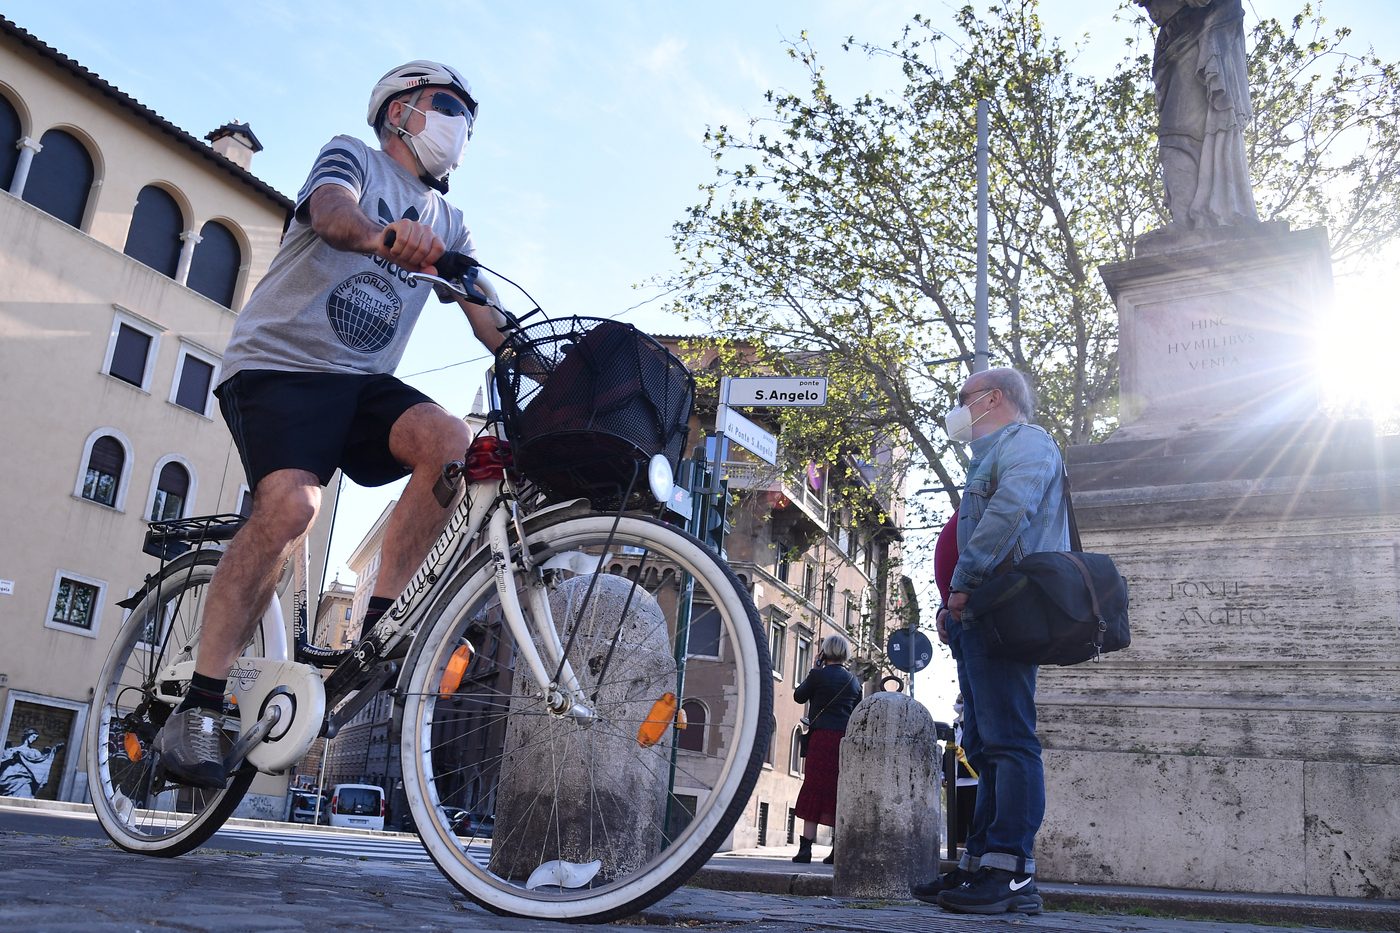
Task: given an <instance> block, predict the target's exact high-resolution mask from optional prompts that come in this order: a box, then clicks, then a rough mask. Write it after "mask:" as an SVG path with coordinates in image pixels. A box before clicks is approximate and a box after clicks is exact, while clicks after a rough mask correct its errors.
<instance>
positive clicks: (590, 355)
mask: <svg viewBox="0 0 1400 933" xmlns="http://www.w3.org/2000/svg"><path fill="white" fill-rule="evenodd" d="M496 387H497V390H498V392H499V394H500V397H501V416H502V418H503V419H504V421H505V426H506V433H507V435H508V436H509V437H510V440H511V445H512V448H513V449H514V451H515V463H516V466H517V467H518V468H519V469H520V471H521V472H522V473H524V474H525V476H526V477H527V478H528V479H530V480H531V481H532V482H534V483H535V485H536V486H539V487H540V488H541V490H542V491H543V492H544V493H545V494H546V495H548V496H550V497H551V498H556V499H558V498H570V497H574V496H587V497H589V498H591V499H593V500H594V502H595V504H598V503H601V502H615V501H617V500H619V499H620V498H621V495H622V493H623V491H624V490H625V489H627V488H628V486H629V485H632V486H633V488H634V489H638V490H640V489H645V488H646V485H645V482H646V481H645V479H644V478H642V477H641V474H639V473H638V472H637V470H638V467H639V465H641V464H643V463H645V462H646V461H647V460H648V459H650V458H651V457H652V456H654V455H656V454H664V455H665V456H666V459H667V460H669V461H670V463H671V468H672V469H673V470H674V469H675V468H676V466H677V464H678V463H679V461H680V457H681V454H682V452H683V451H684V450H685V442H686V435H687V433H688V430H689V426H690V409H691V406H692V405H693V404H694V401H695V381H694V379H692V378H691V375H690V372H689V371H688V370H687V369H686V368H685V364H684V363H682V362H681V361H680V360H679V359H677V358H676V357H675V356H673V355H672V354H671V353H670V352H669V351H668V350H667V349H666V348H665V347H663V346H662V345H661V344H659V343H657V342H656V341H655V340H653V339H652V338H651V337H648V336H647V335H646V334H644V333H642V332H641V331H639V330H637V328H635V327H633V326H632V325H631V324H623V323H620V322H618V321H610V320H606V319H600V318H582V317H573V318H563V319H559V320H553V321H542V322H540V323H537V324H531V325H529V326H527V327H524V328H522V329H521V330H519V331H518V332H516V333H515V334H512V335H511V336H510V337H509V338H508V339H507V340H506V342H505V343H504V344H502V345H501V347H500V349H499V350H497V352H496ZM634 480H636V481H635V483H634Z"/></svg>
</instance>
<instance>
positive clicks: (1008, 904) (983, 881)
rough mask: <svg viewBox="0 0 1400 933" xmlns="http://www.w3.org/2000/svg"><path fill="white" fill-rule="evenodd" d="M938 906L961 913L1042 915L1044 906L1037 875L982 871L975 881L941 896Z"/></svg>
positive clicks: (992, 869) (978, 872) (974, 878)
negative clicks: (1036, 879)
mask: <svg viewBox="0 0 1400 933" xmlns="http://www.w3.org/2000/svg"><path fill="white" fill-rule="evenodd" d="M938 906H940V907H943V908H946V909H948V910H951V911H954V912H956V913H960V914H1005V913H1012V912H1015V913H1020V914H1038V913H1040V909H1041V907H1043V906H1044V903H1043V902H1042V901H1041V899H1040V893H1039V892H1038V891H1036V889H1035V875H1019V874H1016V873H1015V872H1009V871H1003V870H1002V869H1000V868H981V869H978V871H977V874H976V875H974V876H973V877H972V880H971V881H969V882H967V883H966V884H963V885H960V886H958V887H956V888H952V889H951V890H947V891H944V892H943V893H942V894H940V895H938Z"/></svg>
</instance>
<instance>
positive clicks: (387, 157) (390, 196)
mask: <svg viewBox="0 0 1400 933" xmlns="http://www.w3.org/2000/svg"><path fill="white" fill-rule="evenodd" d="M476 113H477V101H476V99H475V98H474V97H473V96H472V93H471V89H470V87H469V86H468V84H467V82H466V80H465V79H463V77H462V76H461V74H460V73H459V72H457V71H456V70H455V69H453V68H450V67H448V66H447V65H443V64H439V63H437V62H430V61H412V62H409V63H407V64H405V65H401V66H399V67H397V68H394V69H393V70H391V71H389V72H388V73H387V74H385V75H384V77H382V78H381V79H380V80H379V83H378V84H376V85H375V86H374V90H373V92H372V93H371V94H370V99H369V111H368V122H369V125H370V126H372V127H374V130H375V133H376V135H377V137H378V141H379V148H378V149H375V148H372V147H370V146H367V145H365V144H364V143H362V142H361V141H359V140H357V139H354V138H352V137H350V136H337V137H335V138H334V139H332V140H331V141H330V142H329V143H327V144H326V145H325V146H324V147H323V148H322V149H321V152H320V155H319V156H318V157H317V159H316V162H315V164H314V165H313V166H312V169H311V173H310V175H309V176H308V178H307V181H306V184H305V185H303V187H302V189H301V191H300V192H299V193H298V194H297V199H296V209H295V215H294V217H293V219H292V222H291V223H290V225H289V226H288V228H287V232H286V234H285V236H284V237H283V240H282V245H281V248H280V249H279V251H278V253H277V255H276V257H275V258H274V259H273V261H272V265H271V267H270V268H269V269H268V273H267V275H266V276H265V277H264V278H263V279H262V281H261V282H260V283H259V284H258V287H257V288H256V289H255V290H254V292H253V295H252V297H251V298H250V299H249V301H248V303H247V306H246V307H245V308H244V309H243V311H242V312H241V313H240V314H239V315H238V320H237V322H236V323H235V325H234V328H233V333H232V335H231V337H230V339H229V345H228V349H227V351H226V352H225V355H224V376H225V378H224V380H223V381H222V382H221V383H220V385H219V387H218V388H217V389H216V390H215V394H216V396H217V397H218V399H219V405H220V409H221V411H222V413H223V416H224V420H225V421H226V422H227V423H228V426H229V429H230V431H231V432H232V434H233V437H234V441H235V443H236V444H237V446H238V451H239V454H240V456H241V457H242V460H243V469H244V472H245V474H246V475H247V480H248V487H249V488H250V489H252V490H253V511H252V515H251V516H250V517H249V519H248V521H247V523H246V524H245V525H244V526H243V528H242V529H241V530H240V531H239V532H238V534H237V535H236V536H235V537H234V539H233V540H232V541H231V542H230V543H229V547H228V551H227V553H226V554H225V555H224V557H223V559H222V560H220V562H219V567H218V571H217V572H216V574H215V575H214V579H213V580H212V582H211V583H210V587H209V599H208V605H207V606H206V608H205V616H204V627H203V633H202V635H201V638H200V644H199V649H198V654H197V656H196V665H195V673H194V678H193V681H192V683H191V686H190V690H189V693H188V694H187V695H186V696H185V698H184V700H183V702H182V703H181V704H180V706H179V707H178V708H177V709H176V711H175V714H174V715H172V716H171V718H170V719H169V720H168V721H167V722H166V724H165V725H164V727H163V728H162V729H161V731H160V732H159V734H158V735H157V736H156V740H155V747H156V749H157V751H159V753H160V754H161V756H162V761H163V763H164V768H165V770H166V771H167V772H168V773H169V774H171V775H172V776H174V777H176V778H178V779H179V780H181V781H184V782H187V783H189V784H192V785H195V786H198V787H206V788H218V787H222V786H223V785H224V783H225V772H224V767H223V762H222V758H223V754H224V748H223V741H222V733H221V732H220V731H219V729H218V728H217V727H216V725H215V717H216V716H217V715H219V714H220V712H221V711H222V709H223V704H224V692H225V689H226V686H227V678H228V673H229V669H230V668H231V667H232V665H233V661H234V659H235V658H236V657H237V656H238V655H239V653H240V652H241V651H242V649H243V646H244V645H246V644H247V641H248V639H249V638H250V637H251V636H252V633H253V631H254V629H255V627H256V626H257V624H258V619H259V617H260V615H261V612H262V607H264V606H266V605H267V603H268V601H269V599H271V597H272V591H273V587H274V586H275V584H276V581H277V579H278V576H279V575H280V572H281V568H282V566H283V564H284V562H285V561H286V559H287V557H288V555H289V554H290V552H291V549H292V548H293V547H294V546H295V545H296V544H297V542H298V541H299V540H300V539H301V537H302V535H304V534H306V533H307V531H308V529H309V528H310V527H311V524H312V522H313V521H314V520H315V518H316V513H317V509H318V507H319V506H320V502H321V489H322V487H324V486H325V485H326V484H327V483H328V482H330V479H331V475H332V474H333V473H334V472H335V470H336V469H337V468H339V469H341V470H343V471H344V473H345V475H347V476H349V477H350V478H351V479H353V480H355V481H356V482H358V483H361V484H362V485H369V486H378V485H383V484H385V483H389V482H392V481H394V480H397V479H400V478H401V477H403V476H405V475H410V474H411V479H410V480H409V482H408V486H407V488H406V489H405V490H404V492H403V494H402V496H401V497H400V499H399V501H398V504H397V505H396V506H395V508H394V512H393V514H392V516H391V517H390V519H389V523H388V528H387V530H386V533H385V540H384V550H383V563H382V564H381V565H380V568H379V578H378V582H377V584H376V585H375V588H374V594H373V598H372V599H371V600H370V602H369V609H368V612H367V613H366V616H365V618H364V620H363V622H362V633H367V632H368V631H369V630H370V629H371V628H372V627H373V625H374V624H375V623H376V622H377V621H378V618H379V616H381V615H382V614H383V612H384V611H385V610H387V609H388V607H389V606H390V605H392V603H393V600H394V599H395V598H396V597H397V596H398V594H399V593H400V592H401V591H402V590H403V588H404V587H405V586H406V585H407V584H408V581H409V579H410V577H411V576H412V573H413V570H414V569H415V568H416V567H417V566H418V564H419V563H420V562H421V561H422V560H423V558H424V557H425V556H426V555H427V552H428V549H429V547H431V545H432V542H433V540H434V539H435V538H436V536H437V535H438V533H439V532H440V531H441V529H442V527H443V525H444V524H445V522H446V519H447V515H448V511H447V510H446V509H444V508H442V507H441V506H440V505H439V504H438V502H437V501H436V499H435V498H434V496H433V484H434V482H435V481H436V479H437V477H438V476H439V475H440V473H441V470H442V466H443V464H444V463H446V462H448V461H450V460H453V459H457V458H460V457H461V456H462V454H463V452H464V451H465V450H466V448H467V446H468V444H469V442H470V440H471V438H470V435H469V433H468V430H467V428H466V426H465V425H464V424H463V422H462V421H460V420H459V419H457V418H455V417H453V416H452V415H450V414H448V413H447V412H446V411H445V410H444V409H442V408H440V407H439V406H438V405H436V404H435V403H434V402H433V401H432V400H431V399H429V398H428V397H427V396H426V395H424V394H423V393H421V392H419V391H417V390H416V389H413V388H410V387H409V386H407V385H405V384H403V383H402V382H400V381H399V380H397V379H396V378H394V376H393V375H391V373H392V372H393V370H394V368H395V367H396V366H397V365H398V362H399V359H400V357H401V356H402V355H403V351H404V346H405V344H406V343H407V341H408V337H409V333H410V331H411V330H412V329H413V325H414V323H415V322H416V320H417V318H418V315H419V312H420V311H421V310H422V308H423V305H424V303H425V302H426V300H427V292H428V289H427V287H426V286H424V285H423V284H421V283H418V282H415V281H413V280H410V279H409V278H408V273H410V272H429V273H432V272H435V271H436V268H435V266H434V265H433V264H434V262H436V261H437V260H438V258H439V257H440V256H441V255H442V254H443V252H444V250H446V249H451V250H455V251H458V252H462V253H466V254H467V255H472V254H473V253H474V252H475V249H474V245H473V242H472V236H471V231H469V230H468V229H467V227H466V224H465V222H464V221H463V217H462V213H461V211H459V210H458V209H457V208H455V207H453V206H451V205H450V204H448V203H447V201H446V200H444V198H443V194H444V193H445V192H446V191H447V177H448V175H449V173H451V172H452V171H453V170H454V169H456V168H457V165H458V163H459V162H460V161H461V158H462V155H463V152H464V150H465V147H466V144H467V140H468V139H469V138H470V137H471V134H472V127H473V125H474V123H475V121H476ZM388 231H392V232H393V237H388V236H386V233H387V232H388ZM386 239H391V240H392V245H386V242H385V241H386ZM482 285H483V286H484V288H483V290H484V291H485V292H486V296H487V297H488V298H490V299H492V301H493V303H494V291H493V290H490V288H489V286H485V283H482ZM444 300H446V299H444ZM459 303H460V304H461V307H462V309H463V310H464V311H465V312H466V314H467V318H468V319H469V321H470V323H471V327H472V330H473V332H474V333H475V335H476V337H477V339H479V340H480V341H481V342H482V343H483V344H485V345H486V347H487V348H488V349H490V350H495V348H496V347H497V346H498V345H499V344H500V342H501V340H502V335H501V333H500V331H499V330H498V327H497V324H498V322H499V320H500V319H499V317H497V315H496V314H495V313H493V312H492V311H491V310H490V309H488V308H483V307H481V306H479V305H474V304H470V303H467V302H464V301H462V302H459Z"/></svg>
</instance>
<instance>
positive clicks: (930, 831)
mask: <svg viewBox="0 0 1400 933" xmlns="http://www.w3.org/2000/svg"><path fill="white" fill-rule="evenodd" d="M938 761H939V758H938V745H937V734H936V733H935V730H934V726H933V717H931V716H930V715H929V714H928V710H926V709H925V708H924V707H923V706H922V705H920V704H918V703H915V702H914V701H913V700H912V699H911V698H909V697H907V696H905V695H904V694H902V693H883V692H882V693H876V694H873V695H871V696H869V697H866V698H865V700H863V701H862V702H861V704H860V705H859V706H857V707H856V709H855V712H854V713H852V714H851V721H850V723H849V724H848V725H847V726H846V737H845V738H844V739H842V740H841V777H840V780H839V781H838V783H837V790H836V872H835V876H834V878H833V879H832V893H834V894H835V895H836V896H837V897H860V898H883V899H889V900H908V899H909V898H910V897H912V895H911V894H910V891H909V888H910V886H911V885H913V884H917V883H920V882H924V881H930V880H932V879H933V877H934V875H936V874H937V873H938V827H939V824H940V821H941V818H942V807H941V805H940V796H939V767H938Z"/></svg>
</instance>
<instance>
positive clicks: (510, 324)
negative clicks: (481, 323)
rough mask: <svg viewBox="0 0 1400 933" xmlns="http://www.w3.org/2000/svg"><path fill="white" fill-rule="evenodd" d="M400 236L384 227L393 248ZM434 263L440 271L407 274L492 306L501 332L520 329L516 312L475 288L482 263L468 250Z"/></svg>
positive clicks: (386, 240)
mask: <svg viewBox="0 0 1400 933" xmlns="http://www.w3.org/2000/svg"><path fill="white" fill-rule="evenodd" d="M397 236H398V235H397V233H396V232H395V231H393V230H386V231H384V245H385V247H388V248H392V247H393V245H394V240H395V239H397ZM433 266H434V267H435V268H436V269H437V271H438V274H437V275H432V274H430V273H427V272H409V273H407V276H408V278H409V279H411V280H413V281H415V282H427V283H428V284H430V285H436V286H439V287H441V288H443V289H445V290H447V291H448V292H450V293H451V294H453V295H456V296H457V297H459V298H461V299H462V300H463V301H469V302H471V303H472V304H474V305H481V306H482V307H484V308H491V309H492V310H494V311H495V312H496V313H497V315H498V316H499V319H498V320H497V322H496V327H497V329H498V330H500V331H501V332H502V333H505V332H507V331H513V330H519V329H520V321H519V320H518V319H517V318H516V317H515V315H513V314H511V313H510V312H509V311H507V310H506V309H505V308H502V307H501V306H500V305H498V304H495V303H494V302H492V301H491V300H490V299H489V298H487V297H486V293H485V292H482V291H481V290H480V289H477V288H473V281H472V280H474V279H475V278H476V276H475V275H473V273H474V272H475V271H476V270H477V269H479V268H481V263H479V262H477V261H476V260H475V259H473V258H472V257H471V256H468V255H467V254H466V253H458V252H455V251H453V250H448V251H447V252H445V253H443V254H442V255H441V256H439V257H438V258H437V262H435V263H433ZM527 317H528V315H527Z"/></svg>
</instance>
